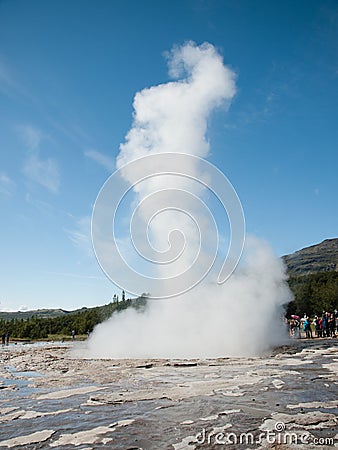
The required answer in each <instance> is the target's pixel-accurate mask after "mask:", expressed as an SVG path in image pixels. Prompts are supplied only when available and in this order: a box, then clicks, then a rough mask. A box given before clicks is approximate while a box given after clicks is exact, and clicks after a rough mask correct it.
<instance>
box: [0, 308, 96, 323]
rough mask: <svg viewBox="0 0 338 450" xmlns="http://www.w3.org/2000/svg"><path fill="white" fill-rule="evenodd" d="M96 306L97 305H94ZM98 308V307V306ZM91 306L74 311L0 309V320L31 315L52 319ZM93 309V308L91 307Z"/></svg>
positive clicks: (25, 318) (84, 309)
mask: <svg viewBox="0 0 338 450" xmlns="http://www.w3.org/2000/svg"><path fill="white" fill-rule="evenodd" d="M96 308H97V307H96ZM98 308H100V307H98ZM87 309H88V310H90V309H91V308H86V307H83V308H80V309H76V310H74V311H66V310H65V309H60V308H57V309H32V310H30V311H10V312H9V311H0V320H1V319H3V320H12V319H19V320H20V319H24V320H27V319H30V318H31V317H38V318H39V319H53V318H54V317H60V316H67V315H71V314H77V313H79V312H83V311H86V310H87ZM92 309H93V308H92Z"/></svg>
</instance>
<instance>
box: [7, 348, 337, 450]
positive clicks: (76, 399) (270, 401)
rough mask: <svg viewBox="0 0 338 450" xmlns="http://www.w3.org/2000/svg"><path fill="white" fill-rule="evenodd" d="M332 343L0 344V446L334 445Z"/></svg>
mask: <svg viewBox="0 0 338 450" xmlns="http://www.w3.org/2000/svg"><path fill="white" fill-rule="evenodd" d="M337 347H338V346H337V340H335V339H332V340H331V339H330V340H324V339H323V340H318V341H316V340H313V341H300V342H296V343H294V344H293V346H291V345H290V346H285V347H283V348H280V349H275V350H274V352H273V353H272V354H271V355H266V356H265V357H259V358H258V357H257V358H217V359H203V360H198V359H194V360H189V361H188V360H164V359H163V360H159V359H151V360H140V359H139V360H128V359H124V360H102V359H101V360H93V359H81V358H77V357H76V352H75V353H74V348H73V347H68V346H66V345H58V344H45V345H39V346H34V345H26V346H14V345H13V346H9V347H4V348H2V349H1V352H0V360H1V365H0V448H22V449H23V448H24V449H38V448H60V449H70V448H77V449H82V450H83V449H96V448H110V449H121V450H122V449H124V450H126V449H156V450H158V449H175V450H180V449H202V448H211V449H221V448H227V449H235V448H243V449H248V448H257V449H258V448H274V449H289V448H290V449H291V448H295V449H300V448H304V449H311V448H316V449H319V448H325V449H328V448H335V446H338V440H337V438H338V429H337V423H338V420H337V413H338V400H337V392H338V389H337V387H338V379H337V368H338V351H337Z"/></svg>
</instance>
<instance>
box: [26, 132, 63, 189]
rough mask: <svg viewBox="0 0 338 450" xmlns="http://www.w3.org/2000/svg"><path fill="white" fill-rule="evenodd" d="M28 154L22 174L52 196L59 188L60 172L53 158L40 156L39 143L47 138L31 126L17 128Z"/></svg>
mask: <svg viewBox="0 0 338 450" xmlns="http://www.w3.org/2000/svg"><path fill="white" fill-rule="evenodd" d="M17 129H18V131H19V133H20V137H21V139H22V140H23V142H24V145H25V147H26V148H27V150H28V152H27V155H26V159H25V161H24V164H23V168H22V172H23V174H24V175H25V176H26V177H27V178H28V179H30V180H31V181H34V182H35V183H38V184H40V185H41V186H43V187H45V188H46V189H48V190H49V191H51V192H53V193H54V194H55V193H57V192H58V191H59V187H60V170H59V165H58V163H57V161H56V159H55V158H51V157H49V158H43V157H41V155H40V146H41V142H42V141H43V140H44V139H46V138H48V136H47V135H45V134H44V133H43V132H42V131H41V130H40V129H38V128H36V127H33V126H31V125H21V126H19V127H17Z"/></svg>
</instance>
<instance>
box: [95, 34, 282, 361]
mask: <svg viewBox="0 0 338 450" xmlns="http://www.w3.org/2000/svg"><path fill="white" fill-rule="evenodd" d="M168 61H169V69H170V75H172V76H173V77H176V78H177V77H181V78H178V80H177V81H173V82H170V83H166V84H162V85H159V86H155V87H151V88H149V89H144V90H143V91H141V92H139V93H137V94H136V96H135V100H134V111H135V112H134V122H133V126H132V128H131V130H130V131H129V132H128V134H127V136H126V142H125V143H124V144H122V145H121V147H120V154H119V156H118V158H117V167H118V168H121V171H122V176H123V178H124V179H125V180H127V181H128V182H130V183H131V184H133V182H134V180H135V178H136V179H139V178H140V177H142V174H143V172H144V168H143V167H142V164H140V166H139V172H140V173H138V174H135V165H133V166H132V167H133V171H131V170H129V168H130V167H131V165H130V164H129V165H128V163H130V162H131V161H134V160H136V159H137V158H140V157H144V156H146V155H158V154H161V153H168V152H170V153H185V154H188V155H192V156H198V157H205V156H207V155H208V152H209V143H208V141H207V138H206V132H207V120H208V118H209V116H210V113H211V112H212V111H213V110H214V109H215V108H216V107H219V106H221V105H222V106H229V104H230V101H231V99H232V98H233V96H234V95H235V92H236V89H235V81H234V80H235V75H234V73H233V72H232V71H231V70H230V69H228V68H227V67H225V66H224V64H223V61H222V58H221V56H220V55H219V54H218V53H217V51H216V50H215V48H214V47H213V46H212V45H210V44H203V45H201V46H197V45H195V44H194V43H192V42H189V43H187V44H185V45H183V46H182V47H177V48H174V50H173V51H172V52H171V53H170V55H169V56H168ZM173 157H174V156H173ZM126 164H127V165H126ZM189 164H190V163H189ZM191 164H192V166H193V167H189V170H190V172H191V170H192V171H193V174H194V178H195V179H197V180H198V179H200V180H201V179H204V178H205V174H204V173H203V171H202V169H201V166H200V164H199V163H198V162H196V161H195V160H191ZM177 169H180V171H182V168H181V167H177ZM155 170H156V167H154V171H155ZM206 181H207V180H206ZM174 189H181V190H184V191H188V192H190V193H192V194H193V195H194V196H203V195H204V194H205V192H204V190H205V189H204V187H203V186H201V185H200V184H198V183H196V182H194V180H192V179H191V178H188V177H187V178H184V177H179V179H178V178H177V177H175V176H174V175H171V174H170V175H164V176H162V177H153V178H149V179H147V180H145V181H144V182H143V183H140V184H137V185H135V186H134V192H135V193H136V196H137V201H138V203H140V202H142V201H143V200H145V199H147V198H149V197H148V196H150V195H151V194H152V193H153V192H165V196H164V197H163V196H162V197H161V199H160V200H159V197H156V198H157V199H158V200H157V204H156V205H155V206H156V207H157V210H158V211H161V213H160V214H158V215H156V217H155V219H154V220H152V219H149V217H153V216H151V214H153V209H154V204H153V203H152V204H151V205H150V206H149V203H147V202H146V201H145V202H143V203H142V205H141V207H140V208H139V210H138V215H139V223H140V224H142V222H143V223H144V224H146V225H147V226H148V228H149V230H148V229H147V230H148V231H149V234H150V239H151V243H152V246H153V247H152V248H153V249H154V252H155V249H156V250H157V251H159V252H162V253H163V252H164V253H165V252H166V251H168V242H169V247H170V246H172V247H174V248H175V245H178V246H179V245H181V244H182V242H181V241H180V240H179V239H178V241H177V242H175V240H172V237H173V236H172V234H171V233H172V232H173V231H177V230H179V232H180V233H181V234H182V235H183V237H184V243H185V244H187V245H185V247H184V251H182V254H180V255H181V256H180V258H178V259H175V261H174V262H173V263H171V264H158V265H157V266H156V268H157V270H158V274H157V275H159V278H161V279H162V280H163V281H162V285H163V289H164V290H166V283H172V281H170V279H168V278H170V277H175V276H176V275H177V274H179V273H181V272H182V271H186V270H187V268H190V267H191V265H192V264H193V262H194V261H195V259H194V258H195V253H196V251H195V250H196V247H197V246H198V245H200V242H199V241H198V239H197V237H196V236H195V233H196V224H195V222H193V223H192V222H191V220H190V216H187V214H184V211H186V210H189V211H190V213H191V215H192V216H193V217H194V218H197V223H198V229H199V231H200V233H201V236H202V237H204V239H205V241H204V242H202V244H201V247H200V252H199V259H198V262H199V261H204V260H206V259H207V256H208V247H209V239H208V229H209V228H208V227H209V224H208V223H207V222H205V220H204V216H203V214H202V213H201V211H200V209H199V206H198V205H197V206H196V205H192V204H190V203H191V202H190V200H189V198H187V199H186V198H185V197H183V196H182V200H181V201H182V204H181V205H180V208H179V209H175V208H169V210H166V211H162V209H163V202H164V201H165V202H166V203H167V204H170V205H171V204H172V203H173V200H174V197H175V196H176V197H177V191H176V192H174ZM164 206H165V205H164ZM182 211H183V213H182ZM150 222H151V223H150ZM165 279H167V281H165ZM214 279H215V276H214V275H212V274H211V275H209V276H208V277H206V278H205V279H204V280H203V281H202V282H201V283H200V284H199V285H198V286H196V287H195V288H194V289H192V290H190V291H188V292H185V293H184V294H181V295H180V296H178V297H176V298H174V299H167V300H161V301H156V300H152V301H150V302H149V305H148V308H147V309H146V310H145V311H144V312H142V313H140V312H137V311H135V310H133V309H128V310H125V311H123V312H121V313H119V314H114V315H113V317H112V318H111V319H109V320H108V321H106V322H104V323H102V324H100V325H98V326H97V327H96V328H95V330H94V332H93V334H92V336H91V338H90V339H89V341H88V351H87V356H93V357H105V358H106V357H115V358H133V357H134V358H146V357H180V358H188V357H189V358H190V357H217V356H224V355H255V354H259V353H261V352H262V351H264V350H266V349H268V348H269V347H271V346H273V345H276V344H278V343H280V342H282V340H283V338H284V331H283V327H282V325H281V316H282V305H283V304H284V303H286V302H287V301H289V300H290V292H289V290H288V288H287V284H286V281H285V279H286V277H285V271H284V266H283V264H282V262H281V261H280V260H279V259H278V258H276V257H275V256H274V255H273V253H272V251H271V249H270V248H269V246H268V245H267V244H266V243H263V242H259V241H258V240H257V239H255V238H250V239H248V241H247V246H246V249H245V254H244V258H243V261H242V262H241V267H240V268H238V269H237V270H236V272H235V273H234V274H233V275H232V276H231V277H230V278H229V279H228V280H227V282H226V283H224V284H221V285H219V284H217V283H215V282H213V280H214ZM150 291H151V290H150Z"/></svg>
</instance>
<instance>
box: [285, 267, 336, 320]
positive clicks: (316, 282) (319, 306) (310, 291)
mask: <svg viewBox="0 0 338 450" xmlns="http://www.w3.org/2000/svg"><path fill="white" fill-rule="evenodd" d="M288 283H289V286H290V289H291V291H292V292H293V294H294V300H293V301H291V302H290V303H289V304H288V305H287V307H286V316H287V317H290V316H291V314H297V315H298V316H303V315H304V313H306V314H307V315H308V316H310V317H314V316H315V315H316V314H317V315H321V314H322V312H323V311H325V312H326V311H328V312H334V311H335V310H338V272H336V271H330V272H318V273H314V274H309V275H299V276H290V278H289V280H288Z"/></svg>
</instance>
